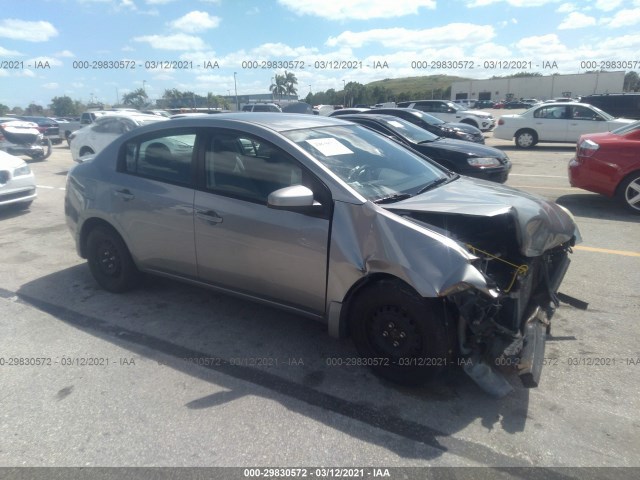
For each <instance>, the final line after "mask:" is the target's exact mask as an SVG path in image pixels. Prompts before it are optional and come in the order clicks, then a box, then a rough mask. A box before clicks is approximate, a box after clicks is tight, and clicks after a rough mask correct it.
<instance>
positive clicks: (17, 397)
mask: <svg viewBox="0 0 640 480" xmlns="http://www.w3.org/2000/svg"><path fill="white" fill-rule="evenodd" d="M508 113H512V112H508ZM499 115H500V112H497V116H499ZM487 137H488V138H487V144H488V145H490V146H495V147H498V148H501V149H504V150H505V151H507V153H508V155H509V156H510V158H511V160H512V161H513V170H512V172H511V176H510V178H509V181H508V182H507V184H508V185H511V186H514V187H518V188H521V189H523V190H526V191H530V192H533V193H536V194H538V195H541V196H543V197H546V198H548V199H553V200H555V201H557V202H558V203H560V204H562V205H564V206H566V207H567V208H569V209H570V210H571V211H572V212H573V213H574V215H575V216H576V219H577V222H578V225H579V227H580V229H581V232H582V236H583V243H582V244H580V245H579V246H577V247H576V248H575V251H574V254H573V256H572V264H571V267H570V269H569V272H568V274H567V276H566V277H565V280H564V283H563V285H562V287H561V292H563V293H565V294H567V295H569V296H571V297H575V298H578V299H580V300H583V301H585V302H588V303H589V307H588V309H587V310H586V311H583V310H580V309H577V308H574V307H572V306H570V305H567V304H563V305H562V306H561V308H560V309H559V310H558V312H557V314H556V316H555V317H554V322H553V326H552V330H551V335H552V336H551V338H550V339H549V341H548V343H547V352H546V357H548V365H547V366H545V369H544V372H543V377H542V382H541V385H540V387H539V388H537V389H532V390H527V389H525V388H523V387H522V386H521V385H520V383H519V381H518V379H517V378H511V379H510V381H511V382H512V384H513V386H514V387H515V392H514V393H512V394H511V395H509V396H508V397H505V398H503V399H499V400H496V399H494V398H491V397H489V396H487V395H486V394H485V393H483V392H482V391H481V390H480V389H479V388H478V387H477V386H475V384H474V383H473V382H472V381H471V380H470V379H469V378H467V377H466V376H465V375H464V374H463V373H462V372H461V371H458V370H452V371H451V372H449V373H448V374H447V375H446V376H445V377H444V378H442V380H440V381H439V382H437V383H435V384H431V385H428V386H425V387H421V388H418V389H409V388H400V387H397V386H394V385H392V384H389V383H387V382H385V381H382V380H380V379H378V378H377V377H375V376H373V375H372V374H371V373H370V372H369V371H368V370H367V369H366V368H365V367H358V366H345V365H342V366H335V365H332V363H336V362H332V359H336V358H340V359H348V358H353V357H355V356H356V352H355V349H354V348H353V346H352V345H351V343H350V342H349V341H348V340H343V341H337V340H335V339H333V338H331V337H329V335H328V334H327V333H326V329H325V327H324V326H323V325H322V324H319V323H316V322H313V321H311V320H308V319H305V318H300V317H296V316H295V315H292V314H289V313H282V312H281V311H278V310H272V309H269V308H267V307H264V306H261V305H255V304H252V303H247V302H245V301H242V300H238V299H236V298H230V297H227V296H224V295H221V294H217V293H212V292H210V291H207V290H203V289H199V288H195V287H192V286H186V285H183V284H179V283H174V282H171V281H168V280H164V279H163V280H160V279H149V280H148V281H146V282H145V286H144V287H143V288H141V289H139V290H137V291H135V292H132V293H129V294H125V295H113V294H109V293H107V292H105V291H102V290H100V289H99V288H98V287H97V285H96V284H95V282H94V281H93V279H92V277H91V275H90V273H89V270H88V268H87V266H86V263H85V262H84V261H83V260H82V259H80V258H78V257H77V255H76V251H75V247H74V244H73V241H72V238H71V235H70V234H69V232H68V230H67V227H66V225H65V221H64V212H63V200H64V193H65V192H64V187H65V177H66V173H67V171H68V170H69V168H70V167H71V166H72V165H73V162H72V160H71V155H70V153H69V150H68V148H67V147H65V146H64V145H60V146H56V147H54V153H53V154H52V156H51V157H50V158H48V159H47V160H45V161H42V162H31V167H32V169H33V171H34V172H35V174H36V178H37V183H38V186H39V190H38V195H39V196H38V198H37V199H36V201H35V202H34V203H33V205H32V206H31V208H30V209H29V210H26V211H15V210H6V211H2V212H0V246H1V247H2V257H3V261H2V263H1V265H2V267H1V269H2V270H1V271H2V275H1V276H0V311H1V312H2V314H1V315H0V332H2V335H0V362H1V363H4V364H0V372H1V373H0V374H1V375H2V384H3V388H2V390H1V392H0V398H1V399H2V401H1V402H0V404H1V405H2V409H1V410H0V418H1V419H0V466H82V467H84V466H245V467H253V466H334V467H338V466H381V467H397V466H492V467H531V466H547V467H629V466H640V450H639V449H638V445H639V442H638V439H639V438H640V347H639V346H638V339H639V338H640V323H639V322H638V312H639V311H640V294H639V293H638V282H639V280H640V276H639V274H638V271H640V269H639V266H640V240H639V238H640V236H639V235H638V233H639V225H638V222H639V220H640V217H638V216H637V215H634V214H631V213H627V212H626V211H624V210H623V209H622V208H621V207H620V206H619V205H618V204H616V203H615V202H614V201H612V200H610V199H608V198H605V197H601V196H599V195H597V194H592V193H589V192H586V191H581V190H577V189H573V188H571V187H570V186H569V183H568V180H567V175H566V168H567V163H568V162H569V160H570V158H571V156H572V154H573V151H574V146H572V145H568V144H567V145H552V144H540V145H539V146H537V147H536V148H533V149H531V150H518V149H516V148H515V146H514V144H513V142H507V141H502V140H494V139H493V138H491V134H490V133H489V134H487ZM12 358H14V359H15V358H18V359H19V358H23V359H33V358H39V359H45V364H44V365H24V364H20V361H18V362H17V363H18V364H17V365H16V364H15V363H16V362H13V363H14V364H13V365H9V363H10V362H9V359H12ZM47 359H48V360H47ZM22 363H25V362H24V361H23V362H22ZM557 475H559V476H564V477H568V478H572V476H573V473H571V472H570V471H562V472H561V473H557ZM576 475H577V474H576ZM576 478H577V477H576Z"/></svg>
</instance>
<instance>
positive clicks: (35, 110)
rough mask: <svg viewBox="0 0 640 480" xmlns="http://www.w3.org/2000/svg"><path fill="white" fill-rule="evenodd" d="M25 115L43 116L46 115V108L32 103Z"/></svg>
mask: <svg viewBox="0 0 640 480" xmlns="http://www.w3.org/2000/svg"><path fill="white" fill-rule="evenodd" d="M24 113H25V114H27V115H42V114H43V113H44V108H42V106H40V105H37V104H35V103H30V104H29V106H28V107H27V109H26V110H25V111H24Z"/></svg>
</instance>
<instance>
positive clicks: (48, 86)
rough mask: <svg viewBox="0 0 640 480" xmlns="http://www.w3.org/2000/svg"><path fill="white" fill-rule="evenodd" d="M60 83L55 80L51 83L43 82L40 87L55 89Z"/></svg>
mask: <svg viewBox="0 0 640 480" xmlns="http://www.w3.org/2000/svg"><path fill="white" fill-rule="evenodd" d="M59 86H60V85H59V84H58V83H56V82H51V83H45V84H43V85H42V88H46V89H47V90H55V89H56V88H58V87H59Z"/></svg>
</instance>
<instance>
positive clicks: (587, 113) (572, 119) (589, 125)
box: [567, 105, 609, 142]
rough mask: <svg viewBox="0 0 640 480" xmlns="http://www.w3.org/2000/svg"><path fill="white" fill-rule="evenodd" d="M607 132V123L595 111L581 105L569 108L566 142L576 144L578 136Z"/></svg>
mask: <svg viewBox="0 0 640 480" xmlns="http://www.w3.org/2000/svg"><path fill="white" fill-rule="evenodd" d="M608 130H609V126H608V125H607V121H606V120H605V118H604V117H602V116H601V115H600V114H599V113H598V112H596V111H595V110H592V109H590V108H589V107H585V106H582V105H571V106H570V107H569V125H568V128H567V141H568V142H577V141H578V139H579V138H580V135H584V134H585V133H598V132H606V131H608Z"/></svg>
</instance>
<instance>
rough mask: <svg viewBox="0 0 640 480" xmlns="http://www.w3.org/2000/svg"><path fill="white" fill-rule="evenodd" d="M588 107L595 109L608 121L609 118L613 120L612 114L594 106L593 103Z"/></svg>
mask: <svg viewBox="0 0 640 480" xmlns="http://www.w3.org/2000/svg"><path fill="white" fill-rule="evenodd" d="M590 107H591V108H592V109H593V110H595V111H596V112H598V113H599V114H600V115H601V116H602V117H604V119H605V120H607V121H609V120H613V119H614V117H613V116H612V115H609V114H608V113H607V112H605V111H604V110H600V109H599V108H598V107H596V106H594V105H590Z"/></svg>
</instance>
